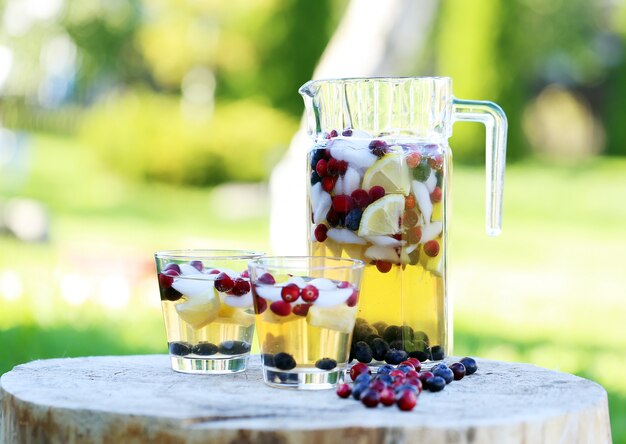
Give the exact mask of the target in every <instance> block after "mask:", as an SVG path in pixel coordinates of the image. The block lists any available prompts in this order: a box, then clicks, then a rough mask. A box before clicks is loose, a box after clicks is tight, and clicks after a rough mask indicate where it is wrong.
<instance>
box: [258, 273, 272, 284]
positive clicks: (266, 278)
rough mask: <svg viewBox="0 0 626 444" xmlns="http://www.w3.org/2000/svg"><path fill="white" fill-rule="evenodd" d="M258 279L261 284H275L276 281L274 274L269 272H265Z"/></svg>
mask: <svg viewBox="0 0 626 444" xmlns="http://www.w3.org/2000/svg"><path fill="white" fill-rule="evenodd" d="M257 281H259V282H260V283H261V284H266V285H274V284H275V283H276V280H275V279H274V276H272V275H271V274H269V273H263V274H262V275H261V276H259V278H258V279H257Z"/></svg>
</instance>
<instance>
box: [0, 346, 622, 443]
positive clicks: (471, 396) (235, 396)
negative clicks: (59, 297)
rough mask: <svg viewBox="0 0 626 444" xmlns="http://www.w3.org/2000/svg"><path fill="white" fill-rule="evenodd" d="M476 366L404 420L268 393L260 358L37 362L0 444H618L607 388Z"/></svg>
mask: <svg viewBox="0 0 626 444" xmlns="http://www.w3.org/2000/svg"><path fill="white" fill-rule="evenodd" d="M478 366H479V369H478V372H477V373H476V374H474V375H471V376H469V377H466V378H464V379H462V380H461V381H454V382H452V383H451V384H449V385H448V386H447V387H446V389H445V390H444V391H442V392H439V393H430V392H424V393H422V395H421V396H420V397H419V400H418V405H417V406H416V408H415V409H414V410H413V411H411V412H401V411H400V410H398V409H397V408H396V407H395V406H392V407H382V406H379V407H377V408H375V409H368V408H365V406H363V405H362V404H361V403H360V402H357V401H354V400H353V399H352V398H350V399H347V400H346V399H340V398H338V397H337V395H336V394H335V393H334V391H333V390H323V391H295V390H283V389H275V388H270V387H268V386H266V385H265V384H263V382H262V378H261V372H260V360H259V358H258V356H253V357H251V359H250V364H249V366H248V371H247V372H246V373H240V374H234V375H185V374H180V373H175V372H174V371H172V370H171V369H170V364H169V358H168V357H167V356H165V355H147V356H105V357H87V358H73V359H50V360H42V361H33V362H30V363H28V364H24V365H19V366H17V367H15V368H14V369H13V370H12V371H10V372H8V373H6V374H4V375H3V376H2V378H1V379H0V398H1V403H2V421H1V423H0V424H1V429H2V430H1V431H0V442H3V443H7V444H8V443H13V442H55V443H56V442H58V443H71V442H80V443H83V442H86V443H109V442H111V443H113V442H115V443H117V442H151V443H178V442H180V443H183V442H184V443H204V442H207V443H208V442H211V443H248V442H249V443H252V442H261V443H296V442H297V443H310V444H326V443H328V444H330V443H333V444H334V443H341V442H345V443H353V442H358V443H370V442H371V443H396V442H398V443H399V442H407V443H408V442H415V443H478V442H493V443H498V444H502V443H533V444H534V443H557V442H567V443H593V444H603V443H610V442H611V432H610V426H609V415H608V404H607V395H606V391H605V390H604V389H603V388H602V387H601V386H600V385H598V384H596V383H594V382H592V381H589V380H586V379H583V378H579V377H576V376H573V375H570V374H566V373H560V372H555V371H550V370H546V369H543V368H540V367H536V366H533V365H528V364H516V363H515V364H512V363H504V362H498V361H490V360H483V359H479V360H478Z"/></svg>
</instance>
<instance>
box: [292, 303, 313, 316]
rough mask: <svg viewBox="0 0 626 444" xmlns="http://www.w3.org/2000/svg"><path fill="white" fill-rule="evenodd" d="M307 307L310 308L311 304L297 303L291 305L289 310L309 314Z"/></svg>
mask: <svg viewBox="0 0 626 444" xmlns="http://www.w3.org/2000/svg"><path fill="white" fill-rule="evenodd" d="M309 308H311V304H297V305H294V306H293V309H292V310H291V311H292V313H293V314H295V315H298V316H306V315H308V314H309Z"/></svg>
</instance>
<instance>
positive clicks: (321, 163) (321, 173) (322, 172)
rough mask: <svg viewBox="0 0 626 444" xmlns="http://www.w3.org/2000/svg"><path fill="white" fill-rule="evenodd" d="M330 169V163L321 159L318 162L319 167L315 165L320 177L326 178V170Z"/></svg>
mask: <svg viewBox="0 0 626 444" xmlns="http://www.w3.org/2000/svg"><path fill="white" fill-rule="evenodd" d="M327 167H328V162H326V161H325V160H324V159H320V160H318V161H317V165H315V172H316V173H317V174H318V175H319V176H320V177H324V176H326V168H327Z"/></svg>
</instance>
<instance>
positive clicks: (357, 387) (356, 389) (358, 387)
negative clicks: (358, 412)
mask: <svg viewBox="0 0 626 444" xmlns="http://www.w3.org/2000/svg"><path fill="white" fill-rule="evenodd" d="M368 388H369V383H363V382H362V383H360V384H354V385H353V386H352V397H353V398H354V399H361V393H363V392H364V391H365V390H367V389H368Z"/></svg>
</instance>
